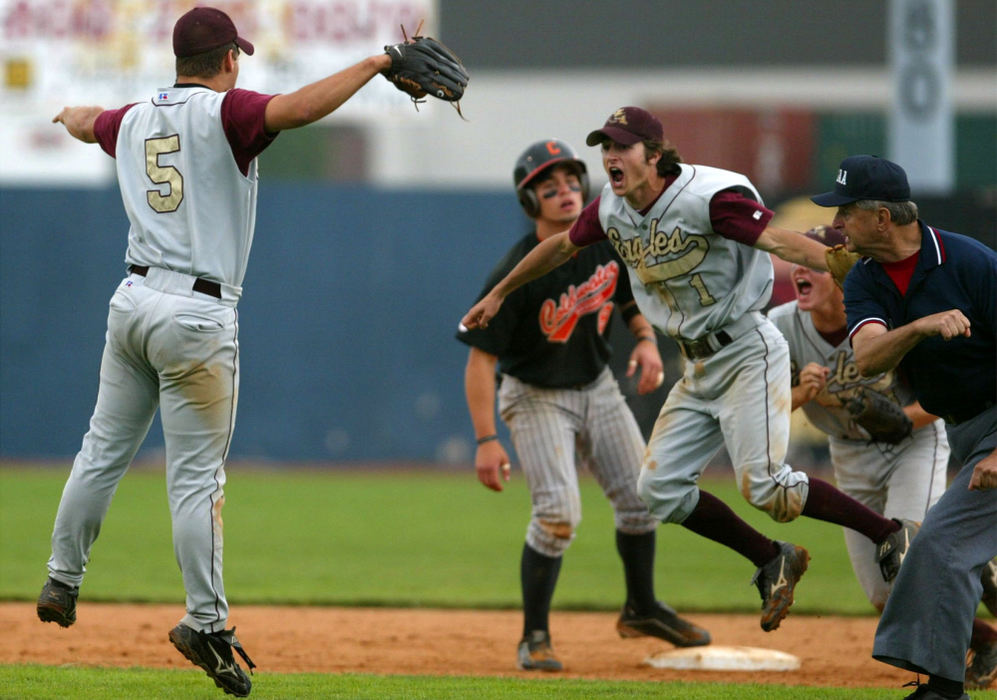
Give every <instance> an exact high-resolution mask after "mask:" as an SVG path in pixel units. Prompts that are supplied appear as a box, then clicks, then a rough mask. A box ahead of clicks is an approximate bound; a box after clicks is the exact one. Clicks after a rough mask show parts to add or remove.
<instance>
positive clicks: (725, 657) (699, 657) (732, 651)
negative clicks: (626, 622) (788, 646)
mask: <svg viewBox="0 0 997 700" xmlns="http://www.w3.org/2000/svg"><path fill="white" fill-rule="evenodd" d="M644 663H645V664H646V665H648V666H654V667H655V668H673V669H692V670H701V671H795V670H796V669H798V668H799V667H800V660H799V658H797V657H796V656H793V655H792V654H787V653H785V652H782V651H777V650H775V649H763V648H760V647H740V646H737V647H734V646H730V647H725V646H705V647H692V648H689V649H669V650H668V651H662V652H658V653H657V654H652V655H651V656H648V657H647V658H646V659H645V660H644Z"/></svg>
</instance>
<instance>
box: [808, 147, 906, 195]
mask: <svg viewBox="0 0 997 700" xmlns="http://www.w3.org/2000/svg"><path fill="white" fill-rule="evenodd" d="M860 199H872V200H876V201H880V202H906V201H909V200H910V185H909V184H907V173H905V172H904V169H903V168H901V167H900V166H899V165H897V164H896V163H893V162H891V161H888V160H886V159H885V158H880V157H879V156H865V155H862V156H848V157H847V158H845V159H844V160H843V161H841V166H840V167H839V168H838V177H837V178H836V179H835V181H834V190H833V191H832V192H825V193H824V194H818V195H815V196H813V197H811V198H810V201H811V202H813V203H814V204H817V205H819V206H822V207H840V206H841V205H843V204H851V203H852V202H857V201H859V200H860Z"/></svg>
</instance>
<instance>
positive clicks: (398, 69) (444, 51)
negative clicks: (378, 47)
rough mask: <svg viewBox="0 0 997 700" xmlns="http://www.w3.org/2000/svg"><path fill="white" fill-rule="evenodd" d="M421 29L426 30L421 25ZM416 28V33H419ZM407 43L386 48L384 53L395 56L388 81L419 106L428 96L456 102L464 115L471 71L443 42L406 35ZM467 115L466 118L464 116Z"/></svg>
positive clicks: (385, 75) (387, 72)
mask: <svg viewBox="0 0 997 700" xmlns="http://www.w3.org/2000/svg"><path fill="white" fill-rule="evenodd" d="M419 27H420V28H421V27H422V24H421V23H420V25H419ZM418 31H419V30H418V29H416V33H418ZM402 35H403V36H405V41H403V42H402V43H400V44H394V45H392V46H385V47H384V52H385V53H386V54H388V56H390V57H391V67H390V68H388V69H387V70H386V71H384V72H383V75H384V77H385V78H387V79H388V80H390V81H391V82H392V83H394V86H395V87H396V88H398V89H399V90H401V91H402V92H404V93H405V94H407V95H408V96H409V97H411V98H412V101H413V102H414V103H415V104H416V109H418V104H419V102H420V101H424V100H422V98H423V97H425V96H426V95H431V96H433V97H435V98H437V99H440V100H445V101H446V102H453V103H454V104H455V105H456V108H457V113H458V114H460V99H461V98H462V97H463V96H464V90H465V89H466V88H467V80H468V75H467V70H465V69H464V65H463V64H462V63H461V62H460V59H459V58H457V55H456V54H454V52H453V51H451V50H450V49H449V48H447V47H446V46H444V45H443V43H442V42H439V41H437V40H436V39H433V38H432V37H428V36H414V37H411V38H409V37H408V36H406V35H405V28H404V27H402ZM461 116H463V115H461Z"/></svg>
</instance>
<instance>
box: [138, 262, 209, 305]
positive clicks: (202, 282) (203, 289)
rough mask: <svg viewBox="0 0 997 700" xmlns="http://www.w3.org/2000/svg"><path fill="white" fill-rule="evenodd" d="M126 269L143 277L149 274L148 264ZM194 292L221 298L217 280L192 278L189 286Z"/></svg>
mask: <svg viewBox="0 0 997 700" xmlns="http://www.w3.org/2000/svg"><path fill="white" fill-rule="evenodd" d="M128 271H129V272H131V273H132V274H133V275H139V276H140V277H145V276H146V275H147V274H149V266H148V265H129V266H128ZM191 289H193V290H194V291H195V292H200V293H201V294H207V295H208V296H209V297H214V298H215V299H221V298H222V286H221V285H220V284H218V283H217V282H212V281H211V280H206V279H202V278H200V277H198V278H196V279H195V280H194V286H193V287H191Z"/></svg>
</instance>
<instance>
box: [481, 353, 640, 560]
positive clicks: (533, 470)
mask: <svg viewBox="0 0 997 700" xmlns="http://www.w3.org/2000/svg"><path fill="white" fill-rule="evenodd" d="M499 411H500V414H501V416H502V419H503V420H504V421H505V423H506V425H507V426H508V427H509V431H510V435H511V437H512V442H513V444H514V445H515V448H516V456H517V457H518V458H519V463H520V466H521V467H522V469H523V473H524V474H525V475H526V481H527V484H528V485H529V487H530V494H531V498H532V502H533V510H532V514H531V518H530V523H529V526H528V527H527V531H526V542H527V544H529V546H530V547H532V548H533V549H535V550H536V551H538V552H540V553H541V554H544V555H546V556H549V557H559V556H561V555H562V554H563V553H564V551H565V550H566V549H567V548H568V545H570V544H571V541H572V540H573V539H574V536H575V530H576V528H577V527H578V524H579V523H580V522H581V519H582V512H581V510H582V509H581V499H580V496H579V491H578V469H579V467H580V466H585V467H587V468H588V469H589V471H591V473H592V475H593V476H594V477H595V479H596V481H598V483H599V485H600V486H601V487H602V490H603V492H604V493H605V494H606V497H607V498H608V499H609V501H610V503H611V504H612V506H613V511H614V518H615V523H616V528H617V529H618V530H621V531H622V532H625V533H627V534H633V535H637V534H643V533H645V532H650V531H652V530H654V529H655V528H656V527H657V525H658V521H657V520H656V519H655V518H654V517H653V516H651V514H650V513H649V512H648V510H647V507H646V506H645V505H644V503H643V502H642V501H641V500H640V498H639V497H638V496H637V474H638V470H639V468H640V462H641V457H642V455H643V452H644V440H643V437H642V436H641V433H640V427H639V426H638V425H637V421H636V419H635V418H634V416H633V413H632V412H631V410H630V407H629V406H628V405H627V403H626V400H625V399H624V397H623V394H622V393H621V392H620V388H619V385H618V384H617V382H616V379H615V378H614V377H613V374H612V372H610V370H609V368H608V367H607V368H605V369H603V371H602V373H601V374H600V375H599V377H598V379H596V380H595V381H594V382H592V383H591V384H589V385H588V386H586V387H583V388H581V389H544V388H541V387H536V386H532V385H530V384H526V383H525V382H521V381H520V380H518V379H516V378H515V377H512V376H509V375H503V376H502V386H501V388H500V390H499Z"/></svg>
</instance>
